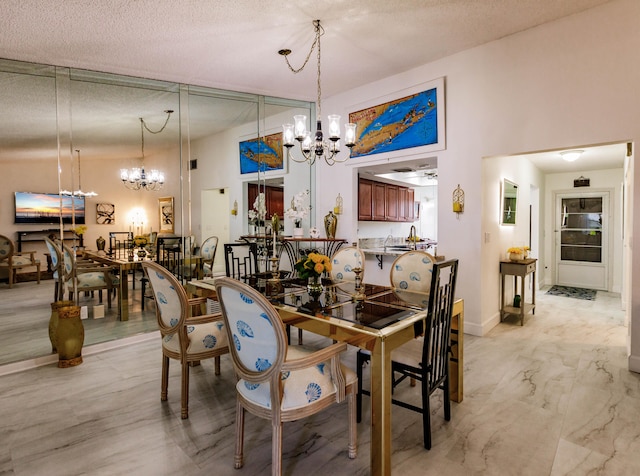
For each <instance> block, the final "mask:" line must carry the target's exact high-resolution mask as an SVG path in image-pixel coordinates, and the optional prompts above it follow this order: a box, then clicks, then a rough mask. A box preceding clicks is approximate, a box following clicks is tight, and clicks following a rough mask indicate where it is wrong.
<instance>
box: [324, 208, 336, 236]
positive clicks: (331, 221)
mask: <svg viewBox="0 0 640 476" xmlns="http://www.w3.org/2000/svg"><path fill="white" fill-rule="evenodd" d="M337 227H338V216H337V215H336V214H335V213H333V212H332V211H329V213H327V214H326V215H325V217H324V231H325V232H326V234H327V238H330V239H333V238H335V237H336V228H337Z"/></svg>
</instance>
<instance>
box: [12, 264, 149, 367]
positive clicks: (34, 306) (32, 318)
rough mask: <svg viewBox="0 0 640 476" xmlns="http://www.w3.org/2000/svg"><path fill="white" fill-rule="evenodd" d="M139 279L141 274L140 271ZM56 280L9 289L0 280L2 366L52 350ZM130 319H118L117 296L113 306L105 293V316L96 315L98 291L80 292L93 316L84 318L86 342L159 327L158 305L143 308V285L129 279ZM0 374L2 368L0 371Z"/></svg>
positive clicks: (106, 340)
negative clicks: (156, 306)
mask: <svg viewBox="0 0 640 476" xmlns="http://www.w3.org/2000/svg"><path fill="white" fill-rule="evenodd" d="M136 276H137V279H139V278H140V274H139V273H137V275H136ZM54 286H55V283H54V281H53V280H52V279H49V280H43V281H41V283H40V284H37V283H36V282H34V281H32V282H22V283H18V284H16V285H14V287H13V288H11V289H9V288H8V286H6V285H4V284H0V366H2V365H3V364H7V363H11V362H23V361H25V360H27V359H35V358H38V357H44V356H47V355H49V354H50V352H51V342H50V341H49V317H50V316H51V305H50V303H51V302H52V301H53V295H54V292H53V291H54ZM129 299H130V303H131V304H130V307H129V320H128V321H126V322H122V321H120V320H118V304H117V302H118V301H117V298H113V299H112V307H111V309H108V308H107V298H106V295H104V293H103V304H104V314H105V317H104V318H100V319H94V318H93V306H94V305H96V304H99V300H98V295H97V292H96V293H95V296H94V297H93V298H92V297H91V296H85V295H84V294H82V295H81V296H80V301H79V304H80V305H81V306H87V307H88V315H89V318H88V319H86V320H83V323H84V327H85V346H89V345H94V344H98V343H103V342H109V341H113V340H117V339H122V338H126V337H129V336H134V335H139V334H142V333H146V332H153V331H157V329H158V326H157V324H156V316H155V305H154V304H153V302H152V301H150V300H147V302H146V304H145V310H144V311H142V309H141V301H140V299H141V286H140V283H137V284H136V289H135V290H134V289H132V284H131V280H129ZM0 374H2V372H1V371H0Z"/></svg>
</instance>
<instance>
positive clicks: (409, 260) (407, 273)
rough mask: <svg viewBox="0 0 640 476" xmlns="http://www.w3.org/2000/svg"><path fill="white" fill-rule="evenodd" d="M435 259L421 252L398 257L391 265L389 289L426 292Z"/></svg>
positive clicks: (408, 252) (409, 252) (407, 253)
mask: <svg viewBox="0 0 640 476" xmlns="http://www.w3.org/2000/svg"><path fill="white" fill-rule="evenodd" d="M435 262H436V259H435V258H434V257H433V256H432V255H430V254H429V253H427V252H426V251H422V250H414V251H407V252H406V253H403V254H401V255H400V256H398V257H397V258H396V259H395V260H394V262H393V264H392V265H391V271H389V281H390V282H391V287H392V288H395V289H402V290H405V291H418V292H428V291H429V286H430V285H431V272H432V271H431V270H432V268H433V264H434V263H435Z"/></svg>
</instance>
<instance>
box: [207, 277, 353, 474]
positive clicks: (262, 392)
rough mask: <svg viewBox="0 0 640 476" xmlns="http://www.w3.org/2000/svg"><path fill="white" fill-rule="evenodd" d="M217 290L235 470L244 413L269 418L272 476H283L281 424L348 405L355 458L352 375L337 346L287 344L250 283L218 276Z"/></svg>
mask: <svg viewBox="0 0 640 476" xmlns="http://www.w3.org/2000/svg"><path fill="white" fill-rule="evenodd" d="M216 292H217V295H218V299H219V300H220V307H221V310H222V316H223V317H224V323H225V329H226V332H227V338H228V340H229V342H233V343H234V345H232V346H230V352H231V358H232V360H233V367H234V369H235V371H236V375H237V377H238V379H239V380H238V382H237V384H236V397H237V402H236V449H235V458H234V463H235V467H236V468H241V467H242V466H243V459H244V457H243V446H244V414H245V411H249V412H250V413H252V414H254V415H256V416H258V417H260V418H264V419H267V420H271V427H272V438H271V445H272V450H271V457H272V463H271V474H273V475H280V474H282V431H283V423H284V422H288V421H294V420H299V419H300V418H304V417H306V416H309V415H312V414H315V413H317V412H319V411H320V410H323V409H325V408H327V407H329V406H330V405H331V404H333V403H340V402H342V401H343V400H344V399H345V398H346V399H347V402H348V421H349V424H348V426H349V430H348V440H349V443H348V456H349V458H352V459H353V458H355V457H356V451H357V450H356V438H357V435H356V433H357V432H356V419H355V391H356V386H357V379H356V376H355V373H354V372H353V371H351V370H350V369H348V368H346V367H343V366H342V365H341V364H340V353H341V352H343V351H345V350H346V348H347V344H346V343H344V342H342V343H338V344H333V345H330V346H328V347H326V348H324V349H320V350H316V351H312V350H308V349H304V348H303V347H300V346H288V345H287V340H286V336H285V332H284V325H283V322H282V319H281V318H280V315H279V314H278V312H277V311H276V309H275V308H274V307H273V306H272V305H271V303H269V301H268V300H267V299H266V298H265V297H264V296H263V295H262V294H260V293H259V292H258V291H257V290H255V289H253V288H251V287H250V286H249V285H247V284H244V283H242V282H240V281H237V280H235V279H231V278H218V279H217V280H216Z"/></svg>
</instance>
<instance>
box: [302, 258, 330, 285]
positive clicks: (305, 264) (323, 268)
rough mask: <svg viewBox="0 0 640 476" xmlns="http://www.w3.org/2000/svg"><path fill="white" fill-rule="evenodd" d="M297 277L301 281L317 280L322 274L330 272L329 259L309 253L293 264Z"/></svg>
mask: <svg viewBox="0 0 640 476" xmlns="http://www.w3.org/2000/svg"><path fill="white" fill-rule="evenodd" d="M295 269H296V271H297V272H298V277H300V278H302V279H308V278H318V277H320V276H321V275H322V273H328V272H330V271H331V259H330V258H329V257H328V256H326V255H323V254H320V253H313V252H312V253H309V254H308V255H306V256H304V257H302V258H300V259H299V260H298V262H297V263H296V264H295Z"/></svg>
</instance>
